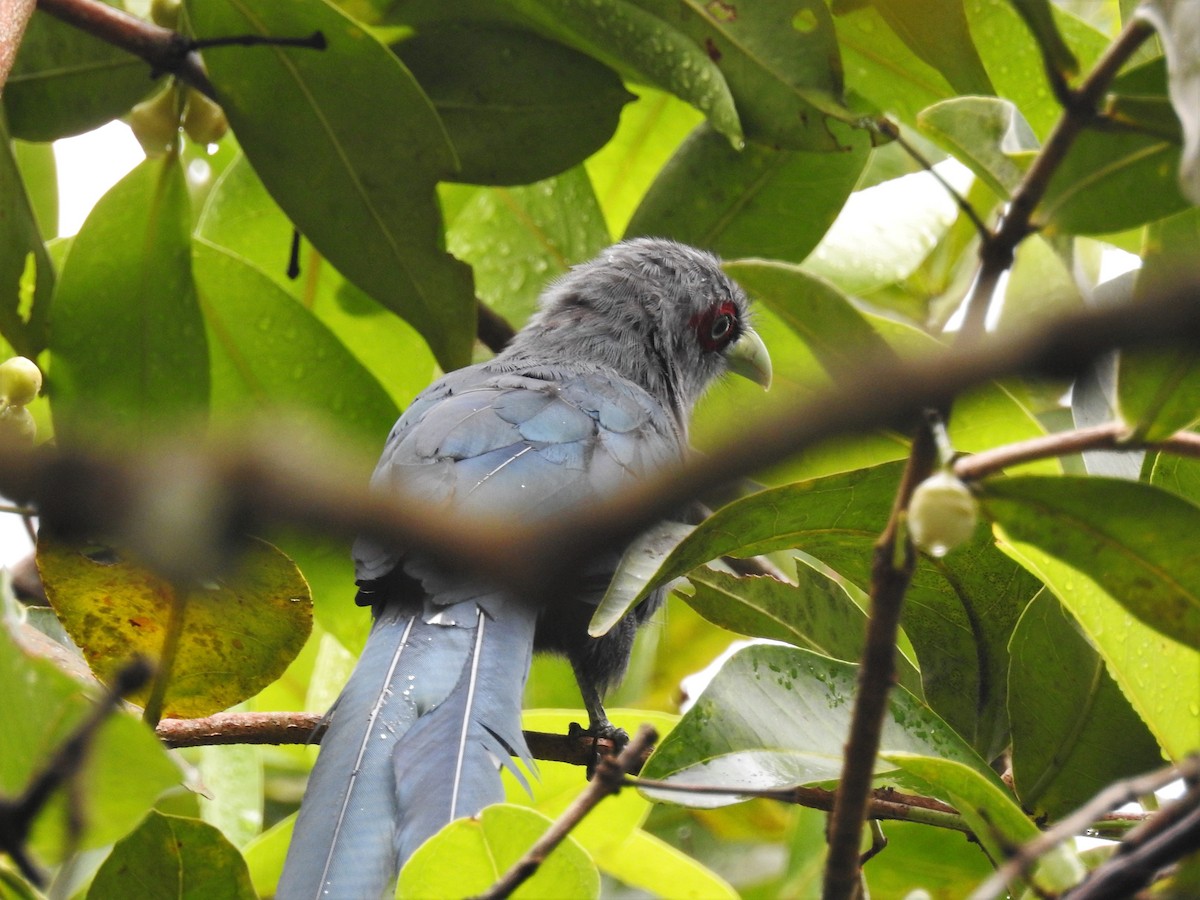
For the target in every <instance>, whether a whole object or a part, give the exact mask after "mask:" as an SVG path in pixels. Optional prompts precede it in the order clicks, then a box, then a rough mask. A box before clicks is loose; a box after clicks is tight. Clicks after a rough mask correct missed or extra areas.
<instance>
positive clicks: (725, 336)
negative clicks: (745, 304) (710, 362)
mask: <svg viewBox="0 0 1200 900" xmlns="http://www.w3.org/2000/svg"><path fill="white" fill-rule="evenodd" d="M692 327H693V328H695V329H696V337H697V339H698V340H699V341H700V346H701V347H703V348H704V349H705V350H707V351H709V352H710V353H715V352H717V351H720V350H723V349H725V345H726V344H728V343H729V342H730V341H732V340H734V339H736V338H737V336H738V309H737V307H736V306H735V305H734V304H733V303H732V302H730V301H728V300H726V301H725V302H724V303H719V304H716V305H714V306H710V307H709V308H708V309H706V310H705V311H704V312H703V313H702V314H700V315H697V316H696V317H695V318H693V319H692Z"/></svg>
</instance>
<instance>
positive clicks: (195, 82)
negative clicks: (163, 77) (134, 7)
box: [37, 0, 217, 100]
mask: <svg viewBox="0 0 1200 900" xmlns="http://www.w3.org/2000/svg"><path fill="white" fill-rule="evenodd" d="M37 5H38V9H40V10H42V11H43V12H45V13H48V14H49V15H52V16H54V18H56V19H60V20H61V21H63V22H66V23H67V24H68V25H73V26H75V27H76V28H78V29H80V30H81V31H86V32H87V33H88V34H90V35H93V36H94V37H97V38H99V39H100V40H102V41H105V42H107V43H109V44H112V45H113V46H114V47H120V48H121V49H122V50H125V51H127V52H129V53H132V54H133V55H134V56H137V57H140V58H141V59H144V60H145V61H146V62H147V63H149V64H150V71H151V74H152V75H158V74H160V73H163V72H168V73H170V74H171V75H174V76H175V77H176V78H178V79H179V80H180V81H182V82H184V83H185V84H187V85H189V86H190V87H193V88H195V89H196V90H198V91H200V93H202V94H204V95H205V96H207V97H209V98H210V99H212V100H216V99H217V96H216V93H215V92H214V90H213V86H212V82H210V81H209V80H208V73H207V72H205V71H204V64H203V63H202V62H201V61H200V55H199V54H198V53H196V51H195V50H194V49H193V48H192V44H191V42H190V41H189V40H188V38H186V37H184V36H183V35H182V34H180V33H179V32H177V31H172V30H171V29H169V28H163V27H162V26H161V25H155V24H154V23H153V22H147V21H145V20H143V19H139V18H138V17H137V16H133V15H130V14H129V13H127V12H125V11H124V10H121V9H117V8H116V7H114V6H108V5H107V4H104V3H99V2H97V0H37Z"/></svg>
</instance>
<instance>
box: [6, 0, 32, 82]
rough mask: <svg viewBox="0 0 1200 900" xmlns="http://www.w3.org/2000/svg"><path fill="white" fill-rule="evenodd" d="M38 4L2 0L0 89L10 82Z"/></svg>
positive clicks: (30, 1)
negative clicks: (9, 76) (26, 28)
mask: <svg viewBox="0 0 1200 900" xmlns="http://www.w3.org/2000/svg"><path fill="white" fill-rule="evenodd" d="M36 5H37V3H36V0H0V91H3V90H4V85H5V84H7V83H8V75H9V73H10V72H11V71H12V67H13V63H14V62H16V59H17V48H18V47H19V46H21V37H22V36H23V35H24V34H25V26H26V25H28V24H29V17H30V16H32V15H33V10H34V7H35V6H36Z"/></svg>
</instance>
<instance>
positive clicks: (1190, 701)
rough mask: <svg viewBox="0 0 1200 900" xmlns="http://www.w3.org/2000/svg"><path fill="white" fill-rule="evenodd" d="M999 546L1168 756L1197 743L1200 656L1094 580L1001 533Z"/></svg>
mask: <svg viewBox="0 0 1200 900" xmlns="http://www.w3.org/2000/svg"><path fill="white" fill-rule="evenodd" d="M1000 537H1001V539H1002V540H1001V543H1000V547H1001V549H1003V550H1004V551H1005V552H1006V553H1008V554H1009V555H1010V556H1012V557H1013V558H1014V559H1016V560H1017V561H1018V562H1020V563H1021V565H1023V566H1025V568H1027V569H1028V570H1029V571H1031V572H1033V573H1034V574H1035V575H1037V577H1038V578H1040V579H1041V580H1042V581H1043V582H1044V583H1045V584H1046V586H1047V587H1048V588H1050V590H1052V591H1053V592H1054V594H1055V596H1056V597H1058V599H1059V600H1060V601H1061V602H1062V605H1063V606H1064V607H1066V609H1067V610H1069V611H1070V613H1071V615H1072V616H1074V617H1075V620H1076V621H1077V622H1078V623H1079V624H1080V627H1082V628H1083V631H1084V633H1085V634H1086V635H1087V637H1088V640H1089V641H1091V643H1092V645H1093V646H1094V647H1095V648H1096V650H1097V651H1099V653H1100V655H1101V656H1102V657H1104V661H1105V663H1106V664H1107V665H1108V671H1109V673H1110V674H1111V675H1112V677H1113V678H1114V679H1115V680H1116V682H1117V684H1118V685H1119V686H1120V688H1121V690H1122V692H1123V693H1124V694H1125V696H1126V697H1127V698H1128V699H1129V702H1130V703H1131V704H1132V705H1133V708H1134V710H1136V711H1137V714H1138V716H1139V717H1140V718H1141V719H1142V721H1143V722H1145V723H1146V726H1147V727H1148V728H1149V729H1150V732H1151V733H1152V734H1153V735H1154V737H1155V739H1156V740H1157V741H1158V743H1159V746H1161V747H1162V748H1163V752H1164V753H1166V754H1167V755H1168V756H1169V757H1170V758H1172V759H1180V758H1182V757H1183V756H1184V755H1186V754H1188V753H1191V752H1193V751H1195V750H1196V748H1197V747H1200V655H1198V654H1197V653H1196V651H1195V650H1194V649H1192V648H1191V647H1187V646H1185V645H1183V644H1180V643H1178V642H1177V641H1175V640H1172V639H1171V638H1170V637H1168V636H1166V635H1164V634H1162V633H1161V632H1159V631H1155V630H1154V629H1153V628H1151V627H1150V626H1148V625H1146V624H1144V623H1143V622H1141V621H1139V620H1138V619H1135V618H1133V617H1132V616H1130V615H1129V613H1128V612H1127V611H1126V610H1125V609H1124V608H1123V607H1122V605H1121V604H1120V603H1119V602H1117V600H1116V599H1115V598H1114V597H1113V596H1112V595H1111V594H1110V593H1109V592H1108V591H1106V590H1105V588H1104V587H1102V586H1101V585H1100V584H1099V583H1098V582H1096V581H1095V580H1093V579H1092V578H1091V577H1090V576H1089V575H1087V574H1085V573H1084V572H1083V571H1081V570H1079V569H1075V568H1073V567H1071V566H1070V565H1067V564H1066V563H1064V562H1060V561H1059V560H1057V559H1055V558H1054V557H1053V556H1051V555H1050V554H1049V553H1047V552H1045V551H1044V550H1042V549H1041V548H1040V547H1037V546H1035V545H1034V544H1032V543H1025V542H1023V541H1016V540H1012V539H1011V538H1009V537H1008V536H1007V535H1006V534H1005V533H1004V532H1003V530H1002V531H1001V535H1000Z"/></svg>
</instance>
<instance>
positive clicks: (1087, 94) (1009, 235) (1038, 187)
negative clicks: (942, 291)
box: [959, 17, 1154, 343]
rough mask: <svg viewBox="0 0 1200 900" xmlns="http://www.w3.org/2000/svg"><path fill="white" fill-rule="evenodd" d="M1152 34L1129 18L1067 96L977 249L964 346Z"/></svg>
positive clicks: (975, 335) (979, 328)
mask: <svg viewBox="0 0 1200 900" xmlns="http://www.w3.org/2000/svg"><path fill="white" fill-rule="evenodd" d="M1153 33H1154V29H1153V28H1152V27H1151V26H1150V24H1149V23H1147V22H1145V21H1143V20H1141V19H1139V18H1136V17H1135V18H1133V19H1132V20H1131V21H1130V22H1129V24H1128V25H1126V26H1125V29H1124V31H1122V32H1121V34H1120V35H1119V36H1118V37H1117V39H1116V40H1115V41H1113V43H1112V44H1110V45H1109V47H1108V49H1107V50H1106V51H1105V53H1104V55H1103V56H1102V57H1101V58H1100V59H1099V60H1098V61H1097V63H1096V65H1095V67H1094V68H1093V69H1092V71H1091V72H1090V73H1089V74H1088V76H1087V78H1086V79H1085V80H1084V81H1083V83H1082V84H1081V85H1080V86H1079V88H1078V89H1077V90H1075V91H1070V90H1065V93H1064V94H1063V95H1062V98H1063V99H1066V100H1067V102H1066V103H1065V104H1064V111H1063V115H1062V116H1061V117H1060V118H1059V120H1058V122H1057V123H1055V126H1054V129H1053V130H1052V131H1051V132H1050V135H1049V137H1047V138H1046V143H1045V144H1043V145H1042V148H1041V150H1039V151H1038V154H1037V156H1036V157H1034V160H1033V164H1032V165H1031V166H1030V167H1029V170H1028V171H1027V172H1026V173H1025V177H1024V178H1023V179H1021V183H1020V185H1019V186H1018V187H1017V189H1016V191H1014V192H1013V195H1012V199H1011V200H1010V202H1009V206H1008V212H1007V214H1006V215H1005V216H1004V218H1003V219H1002V220H1001V222H1000V225H999V227H998V228H997V229H996V230H995V231H994V232H992V233H991V234H990V235H985V237H984V239H983V243H982V244H981V245H980V247H979V274H978V275H977V276H976V278H975V283H974V284H973V285H972V286H971V292H970V294H969V295H968V296H967V299H966V312H965V315H964V318H963V324H962V328H961V329H960V330H959V337H960V339H961V340H962V341H963V342H965V343H971V342H974V341H976V340H978V339H979V338H980V337H981V336H982V335H983V333H984V331H985V324H986V321H987V313H988V309H989V307H990V306H991V302H992V297H993V295H994V294H995V293H996V286H997V285H998V284H999V281H1000V276H1001V274H1002V273H1003V272H1005V271H1006V270H1007V269H1008V268H1009V267H1010V266H1011V265H1012V262H1013V254H1014V253H1015V252H1016V249H1017V245H1018V244H1020V243H1021V241H1023V240H1024V239H1025V238H1026V237H1027V236H1028V235H1029V234H1030V233H1031V232H1032V231H1034V230H1035V227H1034V225H1033V214H1034V211H1035V210H1036V209H1037V205H1038V204H1039V203H1041V202H1042V198H1043V197H1044V196H1045V195H1046V189H1047V188H1048V187H1049V186H1050V180H1051V178H1053V176H1054V173H1055V172H1056V171H1058V167H1059V166H1060V165H1062V161H1063V159H1065V158H1066V155H1067V151H1069V150H1070V149H1071V145H1072V144H1074V143H1075V139H1076V138H1077V137H1079V134H1080V133H1081V132H1082V131H1083V129H1084V128H1086V127H1087V126H1088V125H1089V124H1090V123H1091V122H1092V121H1094V120H1095V118H1096V115H1097V111H1098V109H1099V107H1100V102H1101V100H1102V99H1103V98H1104V94H1105V92H1106V91H1107V90H1108V86H1109V85H1110V84H1111V83H1112V80H1113V78H1115V77H1116V75H1117V72H1119V71H1120V69H1121V67H1122V66H1123V65H1124V64H1125V63H1126V62H1127V61H1128V60H1129V58H1130V57H1131V56H1133V53H1134V51H1135V50H1137V48H1138V47H1140V46H1141V45H1142V42H1144V41H1145V40H1146V39H1147V38H1148V37H1150V35H1151V34H1153ZM1052 80H1053V79H1052Z"/></svg>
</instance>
